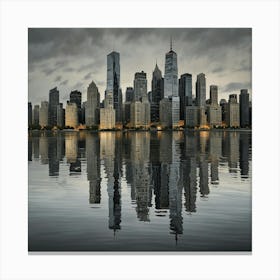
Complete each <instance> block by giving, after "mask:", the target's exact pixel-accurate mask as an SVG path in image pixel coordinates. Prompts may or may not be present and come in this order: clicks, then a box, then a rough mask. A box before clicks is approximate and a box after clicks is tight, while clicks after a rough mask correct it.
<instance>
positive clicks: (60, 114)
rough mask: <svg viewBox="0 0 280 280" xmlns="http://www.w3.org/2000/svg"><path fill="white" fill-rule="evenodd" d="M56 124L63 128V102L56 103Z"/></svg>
mask: <svg viewBox="0 0 280 280" xmlns="http://www.w3.org/2000/svg"><path fill="white" fill-rule="evenodd" d="M57 126H58V127H61V128H63V127H64V126H65V109H64V108H63V103H59V104H58V105H57Z"/></svg>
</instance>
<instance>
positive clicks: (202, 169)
mask: <svg viewBox="0 0 280 280" xmlns="http://www.w3.org/2000/svg"><path fill="white" fill-rule="evenodd" d="M208 140H209V132H208V131H201V132H200V138H199V142H200V155H199V191H200V194H201V197H205V196H206V197H207V195H208V194H209V193H210V190H209V183H208V176H209V175H208V156H207V155H208V150H207V149H208Z"/></svg>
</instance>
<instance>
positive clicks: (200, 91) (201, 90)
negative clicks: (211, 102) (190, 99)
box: [196, 73, 206, 107]
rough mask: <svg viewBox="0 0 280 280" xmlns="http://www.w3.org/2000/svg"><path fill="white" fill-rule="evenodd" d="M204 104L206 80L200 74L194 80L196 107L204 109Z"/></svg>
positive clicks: (203, 75)
mask: <svg viewBox="0 0 280 280" xmlns="http://www.w3.org/2000/svg"><path fill="white" fill-rule="evenodd" d="M205 102H206V78H205V74H203V73H200V74H198V75H197V78H196V106H198V107H204V106H205Z"/></svg>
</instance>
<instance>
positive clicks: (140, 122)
mask: <svg viewBox="0 0 280 280" xmlns="http://www.w3.org/2000/svg"><path fill="white" fill-rule="evenodd" d="M146 77H147V75H146V73H145V72H144V71H141V72H137V73H135V76H134V101H133V102H132V103H131V105H130V120H131V126H132V127H135V128H137V127H143V128H148V127H149V126H150V121H151V120H150V116H151V111H150V110H151V109H150V102H149V100H148V95H147V78H146Z"/></svg>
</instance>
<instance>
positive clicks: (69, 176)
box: [28, 131, 251, 251]
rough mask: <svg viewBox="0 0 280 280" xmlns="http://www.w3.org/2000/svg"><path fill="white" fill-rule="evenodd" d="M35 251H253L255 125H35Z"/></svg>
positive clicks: (32, 142) (32, 245)
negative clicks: (39, 128)
mask: <svg viewBox="0 0 280 280" xmlns="http://www.w3.org/2000/svg"><path fill="white" fill-rule="evenodd" d="M28 148H29V149H28V151H29V154H28V160H29V162H28V169H29V176H28V181H29V196H28V199H29V220H28V226H29V242H28V245H29V251H251V132H241V131H240V132H238V131H235V132H229V131H227V132H226V131H211V132H206V131H200V132H185V133H184V132H182V131H180V132H157V133H156V132H155V133H151V132H128V133H122V132H99V133H97V132H57V133H55V134H54V133H51V132H33V133H32V134H30V135H29V137H28Z"/></svg>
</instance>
